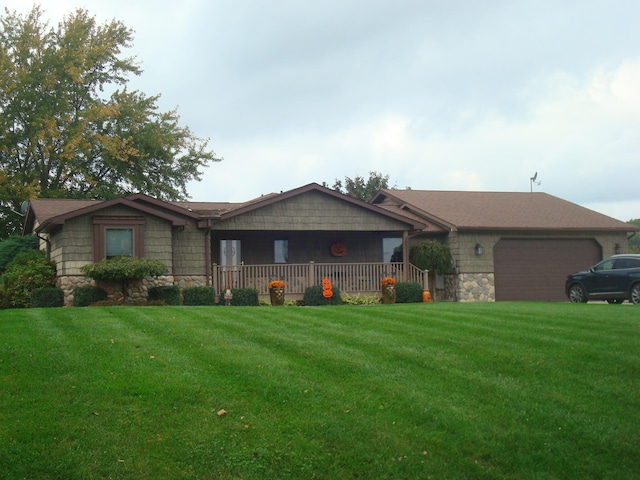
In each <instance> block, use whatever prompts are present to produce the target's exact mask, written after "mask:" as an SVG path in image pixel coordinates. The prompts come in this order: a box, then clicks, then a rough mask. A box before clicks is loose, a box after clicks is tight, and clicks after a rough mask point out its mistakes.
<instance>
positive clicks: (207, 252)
mask: <svg viewBox="0 0 640 480" xmlns="http://www.w3.org/2000/svg"><path fill="white" fill-rule="evenodd" d="M204 261H205V276H206V277H207V287H210V286H211V283H212V275H213V274H212V272H211V226H209V227H208V228H207V231H206V233H205V234H204Z"/></svg>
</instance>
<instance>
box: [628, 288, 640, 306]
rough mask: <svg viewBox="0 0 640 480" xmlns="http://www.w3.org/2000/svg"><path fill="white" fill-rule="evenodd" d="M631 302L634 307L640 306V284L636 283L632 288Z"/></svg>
mask: <svg viewBox="0 0 640 480" xmlns="http://www.w3.org/2000/svg"><path fill="white" fill-rule="evenodd" d="M629 301H630V302H631V303H633V304H634V305H640V283H636V284H635V285H634V286H633V287H631V295H629Z"/></svg>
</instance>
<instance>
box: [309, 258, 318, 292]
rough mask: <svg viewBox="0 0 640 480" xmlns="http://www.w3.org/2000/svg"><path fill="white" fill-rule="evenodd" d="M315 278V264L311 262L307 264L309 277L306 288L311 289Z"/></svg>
mask: <svg viewBox="0 0 640 480" xmlns="http://www.w3.org/2000/svg"><path fill="white" fill-rule="evenodd" d="M315 278H316V268H315V262H314V261H313V260H312V261H310V262H309V276H308V277H307V287H312V286H313V284H314V281H315V280H314V279H315Z"/></svg>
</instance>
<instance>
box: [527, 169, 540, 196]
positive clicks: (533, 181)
mask: <svg viewBox="0 0 640 480" xmlns="http://www.w3.org/2000/svg"><path fill="white" fill-rule="evenodd" d="M536 178H538V172H536V173H535V174H534V175H533V177H531V178H530V179H529V182H530V184H531V185H530V186H531V191H532V192H533V184H534V183H535V184H536V185H540V184H541V183H542V180H538V181H537V182H536Z"/></svg>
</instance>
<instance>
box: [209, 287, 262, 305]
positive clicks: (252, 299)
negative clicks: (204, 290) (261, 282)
mask: <svg viewBox="0 0 640 480" xmlns="http://www.w3.org/2000/svg"><path fill="white" fill-rule="evenodd" d="M231 293H232V294H233V300H231V305H235V306H236V307H258V306H260V299H259V297H258V290H256V289H255V288H232V289H231ZM219 302H220V305H224V292H220V298H219Z"/></svg>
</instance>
